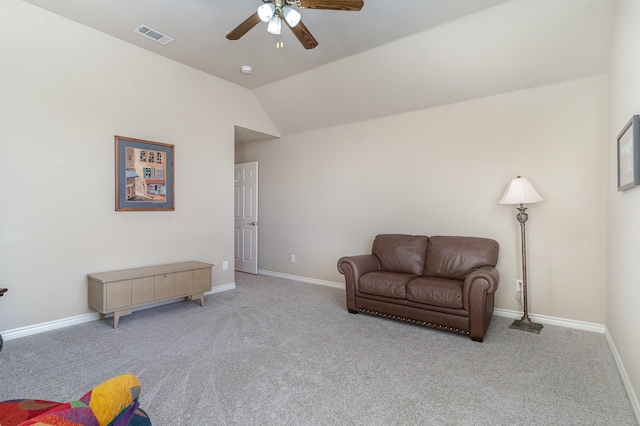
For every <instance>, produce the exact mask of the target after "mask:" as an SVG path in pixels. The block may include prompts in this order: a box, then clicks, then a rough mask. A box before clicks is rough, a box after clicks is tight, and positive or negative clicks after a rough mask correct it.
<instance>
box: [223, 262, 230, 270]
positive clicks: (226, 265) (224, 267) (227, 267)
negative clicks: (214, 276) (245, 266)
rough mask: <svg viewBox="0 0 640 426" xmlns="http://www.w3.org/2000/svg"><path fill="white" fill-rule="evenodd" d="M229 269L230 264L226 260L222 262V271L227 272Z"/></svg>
mask: <svg viewBox="0 0 640 426" xmlns="http://www.w3.org/2000/svg"><path fill="white" fill-rule="evenodd" d="M227 269H229V262H227V261H226V260H225V261H224V262H222V270H223V271H226V270H227Z"/></svg>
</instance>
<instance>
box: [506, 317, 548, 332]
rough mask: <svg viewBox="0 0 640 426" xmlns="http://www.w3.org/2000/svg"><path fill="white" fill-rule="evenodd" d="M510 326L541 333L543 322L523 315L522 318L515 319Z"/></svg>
mask: <svg viewBox="0 0 640 426" xmlns="http://www.w3.org/2000/svg"><path fill="white" fill-rule="evenodd" d="M509 328H513V329H516V330H524V331H528V332H530V333H536V334H540V330H542V324H538V323H535V322H533V321H531V320H530V319H529V318H528V317H522V319H519V320H515V321H514V322H513V323H512V324H511V325H510V326H509Z"/></svg>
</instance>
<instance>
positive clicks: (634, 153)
mask: <svg viewBox="0 0 640 426" xmlns="http://www.w3.org/2000/svg"><path fill="white" fill-rule="evenodd" d="M617 143H618V191H625V190H627V189H630V188H633V187H635V186H638V185H640V116H638V115H634V116H633V117H631V120H629V122H628V123H627V124H626V125H625V126H624V128H623V129H622V131H621V132H620V134H619V135H618V140H617Z"/></svg>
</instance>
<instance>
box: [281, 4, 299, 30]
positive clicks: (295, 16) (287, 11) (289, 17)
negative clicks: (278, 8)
mask: <svg viewBox="0 0 640 426" xmlns="http://www.w3.org/2000/svg"><path fill="white" fill-rule="evenodd" d="M282 14H283V15H284V19H285V20H286V21H287V23H288V24H289V26H290V27H291V28H293V27H295V26H296V25H298V24H299V23H300V18H302V17H301V16H300V13H298V11H297V10H293V9H292V8H290V7H289V6H285V7H284V8H283V9H282Z"/></svg>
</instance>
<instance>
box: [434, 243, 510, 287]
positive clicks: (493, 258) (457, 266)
mask: <svg viewBox="0 0 640 426" xmlns="http://www.w3.org/2000/svg"><path fill="white" fill-rule="evenodd" d="M427 250H428V252H429V255H428V256H427V260H426V262H425V270H424V275H425V276H429V277H440V278H449V279H456V280H461V279H463V278H464V277H465V276H467V275H468V274H470V273H471V272H473V271H475V270H476V269H478V268H481V267H483V266H486V265H489V266H496V264H497V263H498V243H497V242H496V241H494V240H491V239H488V238H475V237H440V236H436V237H430V238H429V245H428V249H427Z"/></svg>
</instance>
